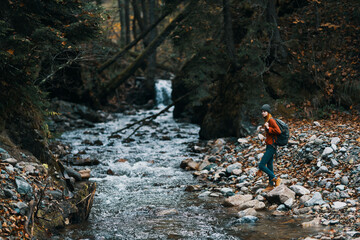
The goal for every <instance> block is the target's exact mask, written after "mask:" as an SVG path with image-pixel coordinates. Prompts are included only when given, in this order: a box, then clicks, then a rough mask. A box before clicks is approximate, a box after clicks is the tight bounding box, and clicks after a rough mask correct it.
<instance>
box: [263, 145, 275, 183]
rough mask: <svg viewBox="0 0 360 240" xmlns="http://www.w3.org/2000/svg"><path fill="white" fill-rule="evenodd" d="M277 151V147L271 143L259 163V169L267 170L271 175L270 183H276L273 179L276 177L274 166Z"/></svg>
mask: <svg viewBox="0 0 360 240" xmlns="http://www.w3.org/2000/svg"><path fill="white" fill-rule="evenodd" d="M275 153H276V149H275V148H274V147H273V146H271V145H267V146H266V151H265V154H264V156H263V157H262V159H261V161H260V163H259V169H260V170H261V171H263V172H265V173H266V174H267V175H268V176H269V183H270V185H274V183H273V182H272V180H273V178H276V176H275V174H274V167H273V162H274V154H275Z"/></svg>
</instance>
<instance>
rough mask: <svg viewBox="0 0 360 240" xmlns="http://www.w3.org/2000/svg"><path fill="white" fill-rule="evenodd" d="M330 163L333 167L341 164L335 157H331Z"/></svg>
mask: <svg viewBox="0 0 360 240" xmlns="http://www.w3.org/2000/svg"><path fill="white" fill-rule="evenodd" d="M330 165H331V166H332V167H336V166H337V165H339V163H338V162H337V161H336V160H335V159H330Z"/></svg>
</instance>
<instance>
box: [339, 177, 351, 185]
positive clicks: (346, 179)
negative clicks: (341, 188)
mask: <svg viewBox="0 0 360 240" xmlns="http://www.w3.org/2000/svg"><path fill="white" fill-rule="evenodd" d="M341 184H343V185H348V184H349V178H348V177H347V176H343V177H342V178H341Z"/></svg>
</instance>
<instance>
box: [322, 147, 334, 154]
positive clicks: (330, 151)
mask: <svg viewBox="0 0 360 240" xmlns="http://www.w3.org/2000/svg"><path fill="white" fill-rule="evenodd" d="M332 152H334V150H333V149H332V148H331V147H326V148H325V149H324V151H323V153H322V154H321V155H322V156H328V155H329V154H331V153H332Z"/></svg>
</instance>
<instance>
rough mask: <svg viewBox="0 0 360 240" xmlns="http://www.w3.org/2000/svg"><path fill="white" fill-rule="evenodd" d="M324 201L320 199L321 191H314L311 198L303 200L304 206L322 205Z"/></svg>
mask: <svg viewBox="0 0 360 240" xmlns="http://www.w3.org/2000/svg"><path fill="white" fill-rule="evenodd" d="M324 203H325V201H324V200H323V199H322V196H321V193H319V192H316V193H314V195H313V196H312V198H311V199H310V200H308V201H306V202H305V206H306V207H311V206H315V205H322V204H324Z"/></svg>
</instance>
